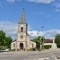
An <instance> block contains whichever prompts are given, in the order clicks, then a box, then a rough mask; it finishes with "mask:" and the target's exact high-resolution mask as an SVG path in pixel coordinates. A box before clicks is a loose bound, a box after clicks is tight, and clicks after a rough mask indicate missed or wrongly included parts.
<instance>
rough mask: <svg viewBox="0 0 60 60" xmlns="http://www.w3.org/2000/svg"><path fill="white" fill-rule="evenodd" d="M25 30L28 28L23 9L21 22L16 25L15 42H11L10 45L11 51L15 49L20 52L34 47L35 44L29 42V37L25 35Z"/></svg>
mask: <svg viewBox="0 0 60 60" xmlns="http://www.w3.org/2000/svg"><path fill="white" fill-rule="evenodd" d="M27 28H28V25H27V23H26V19H25V14H24V9H23V10H22V16H21V20H20V22H19V23H18V33H17V39H16V41H13V42H12V43H11V50H12V49H15V50H18V51H20V50H28V49H30V48H35V47H36V43H34V42H32V41H31V40H30V36H29V34H28V33H27Z"/></svg>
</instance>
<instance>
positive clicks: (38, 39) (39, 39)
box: [32, 36, 44, 50]
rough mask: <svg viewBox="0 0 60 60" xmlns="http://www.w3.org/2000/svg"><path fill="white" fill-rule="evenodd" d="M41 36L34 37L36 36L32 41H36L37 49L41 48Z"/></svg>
mask: <svg viewBox="0 0 60 60" xmlns="http://www.w3.org/2000/svg"><path fill="white" fill-rule="evenodd" d="M43 38H44V37H41V36H38V37H36V38H34V39H33V40H32V41H34V42H35V43H36V48H37V49H38V50H41V49H42V48H43V46H44V45H43V41H44V40H43Z"/></svg>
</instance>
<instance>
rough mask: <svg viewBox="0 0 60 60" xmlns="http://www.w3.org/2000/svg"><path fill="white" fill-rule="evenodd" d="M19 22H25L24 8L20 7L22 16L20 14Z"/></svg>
mask: <svg viewBox="0 0 60 60" xmlns="http://www.w3.org/2000/svg"><path fill="white" fill-rule="evenodd" d="M19 24H26V19H25V13H24V8H23V9H22V16H21V20H20V22H19Z"/></svg>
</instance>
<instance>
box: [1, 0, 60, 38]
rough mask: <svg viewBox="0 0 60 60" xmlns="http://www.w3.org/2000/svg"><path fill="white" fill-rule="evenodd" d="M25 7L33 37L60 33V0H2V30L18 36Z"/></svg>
mask: <svg viewBox="0 0 60 60" xmlns="http://www.w3.org/2000/svg"><path fill="white" fill-rule="evenodd" d="M23 8H24V10H25V18H26V22H27V24H28V33H29V35H30V36H31V37H37V36H44V37H45V38H54V37H55V36H56V34H60V0H0V30H3V31H4V32H6V35H7V36H11V37H12V38H13V39H16V38H17V33H18V22H19V21H20V19H21V14H22V9H23ZM42 26H43V28H42Z"/></svg>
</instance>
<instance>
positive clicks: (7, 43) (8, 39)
mask: <svg viewBox="0 0 60 60" xmlns="http://www.w3.org/2000/svg"><path fill="white" fill-rule="evenodd" d="M11 42H12V38H11V37H10V36H9V37H6V46H7V48H11Z"/></svg>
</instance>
